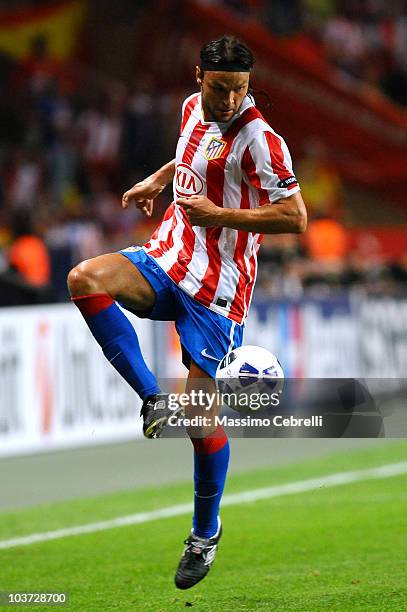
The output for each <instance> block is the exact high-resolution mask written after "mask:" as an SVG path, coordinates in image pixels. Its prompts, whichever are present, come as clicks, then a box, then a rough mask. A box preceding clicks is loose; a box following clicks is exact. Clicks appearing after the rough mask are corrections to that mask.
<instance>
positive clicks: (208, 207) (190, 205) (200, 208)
mask: <svg viewBox="0 0 407 612" xmlns="http://www.w3.org/2000/svg"><path fill="white" fill-rule="evenodd" d="M177 204H179V205H180V206H182V208H183V209H184V210H185V212H186V213H187V215H188V219H189V222H190V224H191V225H198V226H199V227H216V226H217V225H219V223H218V220H219V216H220V212H221V210H222V209H221V208H220V207H219V206H216V204H214V203H213V202H212V200H209V198H207V197H205V196H191V197H190V198H178V199H177Z"/></svg>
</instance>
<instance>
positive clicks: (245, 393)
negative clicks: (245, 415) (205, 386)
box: [215, 346, 284, 412]
mask: <svg viewBox="0 0 407 612" xmlns="http://www.w3.org/2000/svg"><path fill="white" fill-rule="evenodd" d="M215 379H216V386H217V389H218V392H219V393H220V394H221V396H222V401H223V403H224V404H226V405H227V406H229V407H230V408H233V409H234V410H237V411H238V412H251V411H256V410H261V409H262V408H263V409H265V408H267V407H269V406H273V405H276V404H275V403H273V401H272V400H273V398H274V400H275V399H276V397H277V396H278V395H280V394H281V393H282V390H283V385H284V372H283V368H282V367H281V364H280V362H279V361H278V359H277V357H276V356H275V355H273V353H270V351H268V350H267V349H265V348H262V347H261V346H241V347H239V348H237V349H233V350H232V351H230V352H229V353H227V354H226V355H225V356H224V357H223V359H222V360H221V362H220V363H219V365H218V368H217V370H216V376H215ZM260 394H261V395H262V396H264V397H263V398H261V397H259V396H260ZM267 398H269V402H268V400H267ZM260 400H261V401H260Z"/></svg>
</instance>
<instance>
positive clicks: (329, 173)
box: [296, 138, 343, 218]
mask: <svg viewBox="0 0 407 612" xmlns="http://www.w3.org/2000/svg"><path fill="white" fill-rule="evenodd" d="M296 173H297V176H298V179H299V181H300V184H301V191H302V196H303V198H304V201H305V202H306V203H307V211H308V215H309V217H310V218H312V217H314V216H316V215H329V216H330V217H336V218H340V217H341V216H342V209H343V194H342V182H341V178H340V176H339V173H338V172H337V170H336V169H335V167H334V166H333V164H332V163H330V162H329V157H328V151H327V148H326V147H325V145H324V143H323V142H322V141H321V140H319V139H317V138H315V139H313V140H311V141H310V142H309V143H308V146H307V149H306V151H305V156H304V157H303V158H302V159H301V160H300V161H299V163H298V164H296Z"/></svg>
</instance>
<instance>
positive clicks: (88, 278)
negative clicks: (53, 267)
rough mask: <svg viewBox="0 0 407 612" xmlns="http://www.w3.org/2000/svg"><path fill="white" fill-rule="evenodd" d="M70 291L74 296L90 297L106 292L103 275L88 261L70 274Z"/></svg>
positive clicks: (73, 269)
mask: <svg viewBox="0 0 407 612" xmlns="http://www.w3.org/2000/svg"><path fill="white" fill-rule="evenodd" d="M67 282H68V289H69V292H70V294H71V295H72V296H77V295H89V294H92V293H98V292H102V291H104V286H103V273H102V271H101V270H98V269H97V267H95V266H94V264H93V263H92V260H86V261H83V262H82V263H80V264H79V265H77V266H75V268H72V270H71V271H70V272H69V274H68V280H67Z"/></svg>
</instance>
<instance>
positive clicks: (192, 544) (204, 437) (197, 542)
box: [175, 362, 229, 589]
mask: <svg viewBox="0 0 407 612" xmlns="http://www.w3.org/2000/svg"><path fill="white" fill-rule="evenodd" d="M193 389H194V390H196V391H199V390H200V389H203V390H204V391H205V392H209V393H215V385H214V381H213V379H212V378H211V377H210V376H208V374H207V373H206V372H204V371H203V370H202V369H201V368H199V367H198V366H197V365H196V364H195V363H194V362H192V363H191V367H190V371H189V376H188V381H187V388H186V391H187V392H188V393H190V392H191V391H192V390H193ZM186 414H187V416H196V415H197V414H201V415H203V414H204V415H205V416H207V417H210V425H208V427H206V428H204V427H202V428H193V429H191V430H188V434H189V436H190V438H191V442H192V444H193V446H194V485H195V497H194V517H193V526H192V530H191V534H190V535H189V537H188V538H187V539H186V540H185V550H184V553H183V556H182V558H181V561H180V563H179V566H178V569H177V572H176V575H175V584H176V586H177V587H178V588H179V589H189V588H190V587H192V586H194V585H195V584H197V583H198V582H199V581H200V580H202V579H203V578H204V577H205V576H206V575H207V573H208V572H209V569H210V568H211V565H212V563H213V561H214V558H215V555H216V551H217V548H218V543H219V540H220V537H221V535H222V527H221V522H220V518H219V505H220V501H221V498H222V494H223V489H224V486H225V480H226V474H227V469H228V464H229V442H228V438H227V436H226V433H225V432H224V430H223V428H222V427H221V426H216V424H215V421H214V417H215V415H217V414H218V406H216V405H214V407H213V408H212V410H210V411H207V410H205V407H204V406H201V407H194V408H190V409H189V410H187V411H186Z"/></svg>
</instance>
